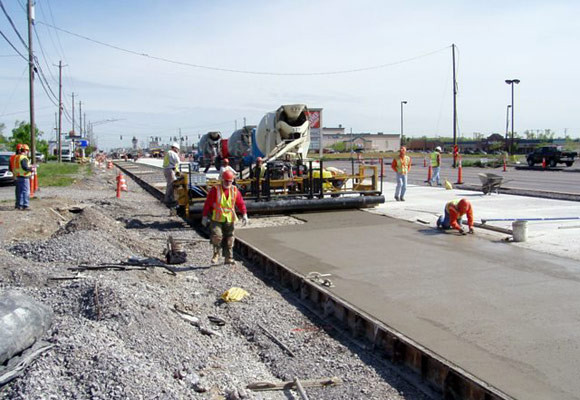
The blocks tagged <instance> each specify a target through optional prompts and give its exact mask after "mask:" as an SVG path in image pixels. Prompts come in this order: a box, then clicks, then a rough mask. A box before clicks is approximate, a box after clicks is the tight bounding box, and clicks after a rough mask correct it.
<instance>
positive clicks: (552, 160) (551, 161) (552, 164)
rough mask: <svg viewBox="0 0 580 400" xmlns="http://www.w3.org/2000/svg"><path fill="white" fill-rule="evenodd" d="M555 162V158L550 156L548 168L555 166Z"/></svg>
mask: <svg viewBox="0 0 580 400" xmlns="http://www.w3.org/2000/svg"><path fill="white" fill-rule="evenodd" d="M557 164H558V163H557V162H556V160H555V159H553V158H552V159H551V160H550V168H554V167H555V166H556V165H557Z"/></svg>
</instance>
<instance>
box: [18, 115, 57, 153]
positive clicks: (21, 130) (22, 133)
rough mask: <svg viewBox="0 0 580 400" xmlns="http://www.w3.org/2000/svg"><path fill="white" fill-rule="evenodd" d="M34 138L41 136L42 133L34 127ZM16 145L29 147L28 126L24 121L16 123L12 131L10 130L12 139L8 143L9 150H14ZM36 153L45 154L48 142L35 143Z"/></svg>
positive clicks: (39, 141) (38, 141)
mask: <svg viewBox="0 0 580 400" xmlns="http://www.w3.org/2000/svg"><path fill="white" fill-rule="evenodd" d="M35 131H36V138H37V139H38V138H40V137H41V136H42V132H41V131H39V130H38V128H36V127H35ZM18 143H23V144H24V143H26V144H27V145H29V146H30V143H31V142H30V124H29V123H27V122H24V121H16V123H15V127H14V129H12V139H11V141H10V148H11V149H12V150H13V151H14V150H16V145H17V144H18ZM35 150H36V151H38V152H40V153H44V154H46V153H47V151H48V142H47V141H46V140H37V141H36V149H35Z"/></svg>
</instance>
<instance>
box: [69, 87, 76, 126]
mask: <svg viewBox="0 0 580 400" xmlns="http://www.w3.org/2000/svg"><path fill="white" fill-rule="evenodd" d="M74 131H75V92H73V94H72V130H71V132H72V133H73V136H74ZM69 136H70V135H69Z"/></svg>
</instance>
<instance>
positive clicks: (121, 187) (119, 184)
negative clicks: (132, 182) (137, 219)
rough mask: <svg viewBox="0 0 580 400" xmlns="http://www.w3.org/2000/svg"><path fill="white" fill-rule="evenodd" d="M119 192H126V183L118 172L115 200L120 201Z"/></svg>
mask: <svg viewBox="0 0 580 400" xmlns="http://www.w3.org/2000/svg"><path fill="white" fill-rule="evenodd" d="M121 191H123V192H127V191H128V189H127V181H126V180H125V177H124V176H123V174H122V173H120V172H119V175H117V198H118V199H120V198H121Z"/></svg>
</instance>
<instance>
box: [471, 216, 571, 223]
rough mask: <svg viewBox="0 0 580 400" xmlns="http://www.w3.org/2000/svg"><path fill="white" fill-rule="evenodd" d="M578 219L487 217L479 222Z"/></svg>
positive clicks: (567, 218)
mask: <svg viewBox="0 0 580 400" xmlns="http://www.w3.org/2000/svg"><path fill="white" fill-rule="evenodd" d="M573 219H580V217H553V218H488V219H482V220H481V223H482V224H485V223H486V222H490V221H566V220H573Z"/></svg>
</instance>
